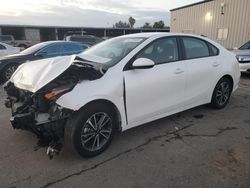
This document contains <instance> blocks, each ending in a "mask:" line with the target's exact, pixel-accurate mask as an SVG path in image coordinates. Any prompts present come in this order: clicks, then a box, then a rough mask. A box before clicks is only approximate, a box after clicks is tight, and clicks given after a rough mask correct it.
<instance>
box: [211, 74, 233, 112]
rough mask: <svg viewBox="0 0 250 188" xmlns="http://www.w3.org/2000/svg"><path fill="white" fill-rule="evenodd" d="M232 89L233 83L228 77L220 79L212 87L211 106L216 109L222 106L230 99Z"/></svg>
mask: <svg viewBox="0 0 250 188" xmlns="http://www.w3.org/2000/svg"><path fill="white" fill-rule="evenodd" d="M232 89H233V83H232V81H231V80H230V79H229V78H227V77H223V78H222V79H220V80H219V82H218V83H217V84H216V86H215V88H214V92H213V96H212V100H211V106H212V107H213V108H216V109H222V108H224V107H225V106H226V105H227V104H228V102H229V100H230V97H231V94H232Z"/></svg>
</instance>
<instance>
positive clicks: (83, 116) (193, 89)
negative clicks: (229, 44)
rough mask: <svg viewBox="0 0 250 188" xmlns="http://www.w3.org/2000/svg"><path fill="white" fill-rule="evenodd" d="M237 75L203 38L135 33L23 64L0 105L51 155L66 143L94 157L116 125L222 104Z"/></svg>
mask: <svg viewBox="0 0 250 188" xmlns="http://www.w3.org/2000/svg"><path fill="white" fill-rule="evenodd" d="M114 49H117V50H116V51H114ZM59 65H60V66H59ZM239 80H240V71H239V65H238V62H237V60H236V58H235V55H234V54H232V53H231V52H229V51H227V50H226V49H225V48H224V47H222V46H221V45H219V44H217V43H216V42H214V41H212V40H209V39H208V38H205V37H201V36H195V35H186V34H175V33H140V34H132V35H124V36H121V37H116V38H113V39H110V40H106V41H104V42H102V43H99V44H97V45H95V46H93V47H91V48H89V49H88V50H86V51H85V52H83V53H81V54H78V55H76V56H74V57H58V58H53V59H49V60H39V61H34V62H29V63H25V64H23V65H21V66H20V67H19V68H18V70H17V71H16V72H15V73H14V75H13V76H12V77H11V80H10V81H9V82H8V83H6V85H5V91H6V92H7V94H8V98H7V100H6V103H5V105H6V107H8V108H11V109H12V118H11V123H12V126H13V127H14V128H16V129H24V130H30V131H32V132H33V133H34V134H36V135H37V136H38V138H39V139H40V140H41V141H42V143H46V144H47V146H48V150H47V154H49V155H50V156H51V155H53V154H55V153H58V152H59V151H60V149H61V146H62V144H63V143H65V144H66V145H68V147H70V148H71V149H73V150H75V151H77V152H78V153H79V154H80V155H81V156H83V157H92V156H95V155H98V154H100V153H101V152H103V151H104V150H105V149H106V148H107V147H108V146H109V144H110V143H111V140H112V138H113V136H114V134H115V133H116V130H120V131H124V130H127V129H129V128H132V127H136V126H138V125H141V124H144V123H147V122H150V121H153V120H156V119H159V118H162V117H165V116H169V115H171V114H174V113H178V112H181V111H184V110H187V109H190V108H193V107H195V106H199V105H202V104H208V103H210V104H211V105H212V106H213V107H214V108H217V109H222V108H224V107H225V106H226V105H227V104H228V102H229V99H230V96H231V93H232V92H234V91H235V90H236V89H237V87H238V83H239ZM63 140H64V141H63Z"/></svg>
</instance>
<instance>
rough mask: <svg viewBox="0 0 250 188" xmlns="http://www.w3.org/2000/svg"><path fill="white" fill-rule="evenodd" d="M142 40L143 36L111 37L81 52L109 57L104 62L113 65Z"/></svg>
mask: <svg viewBox="0 0 250 188" xmlns="http://www.w3.org/2000/svg"><path fill="white" fill-rule="evenodd" d="M144 40H145V38H135V37H122V38H113V39H109V40H106V41H104V42H102V43H99V44H97V45H95V46H93V47H92V48H90V49H88V50H86V51H84V52H83V54H86V55H93V56H99V57H104V58H109V59H110V61H108V62H107V63H106V64H107V65H108V66H114V65H116V64H117V63H118V62H119V61H120V60H121V59H122V58H124V57H125V56H126V55H127V54H128V53H129V52H131V51H132V50H133V49H135V48H136V47H137V46H138V45H139V44H141V43H142V42H143V41H144Z"/></svg>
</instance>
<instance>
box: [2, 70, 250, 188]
mask: <svg viewBox="0 0 250 188" xmlns="http://www.w3.org/2000/svg"><path fill="white" fill-rule="evenodd" d="M0 97H1V98H0V102H1V106H0V126H1V131H0V144H1V145H0V183H1V184H0V187H25V188H26V187H103V188H104V187H108V188H111V187H115V188H116V187H119V188H123V187H133V188H139V187H143V188H144V187H171V188H172V187H178V188H179V187H190V188H191V187H212V188H214V187H220V188H221V187H225V188H230V187H232V188H235V187H246V188H248V187H250V75H244V76H243V77H242V80H241V85H240V88H239V89H238V91H237V92H236V93H234V94H233V96H232V98H231V101H230V104H229V105H228V106H227V107H226V108H225V109H223V110H219V111H218V110H213V109H210V108H208V107H207V106H201V107H198V108H194V109H192V110H188V111H185V112H182V113H179V114H176V115H173V116H171V117H167V118H164V119H161V120H158V121H155V122H152V123H149V124H147V125H143V126H140V127H137V128H134V129H132V130H129V131H126V132H124V133H122V134H119V135H117V136H116V137H115V139H114V140H113V143H112V144H111V147H109V149H108V150H107V151H106V152H105V153H103V154H102V155H100V156H97V157H95V158H92V159H82V158H80V157H79V156H77V155H72V154H71V153H68V152H67V151H63V152H62V153H61V154H60V155H59V156H56V157H55V158H54V159H53V160H49V158H48V157H47V156H46V155H45V148H42V149H40V150H38V151H34V146H35V144H36V138H35V136H33V135H32V134H30V133H28V132H25V131H20V130H13V129H12V127H11V125H10V123H9V120H8V119H9V116H10V113H9V111H8V110H6V109H5V108H4V107H3V104H2V103H3V100H4V94H3V92H2V91H0Z"/></svg>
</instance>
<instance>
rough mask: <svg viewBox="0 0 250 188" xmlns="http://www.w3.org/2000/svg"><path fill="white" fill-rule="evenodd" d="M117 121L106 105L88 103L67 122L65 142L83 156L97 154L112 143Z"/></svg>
mask: <svg viewBox="0 0 250 188" xmlns="http://www.w3.org/2000/svg"><path fill="white" fill-rule="evenodd" d="M116 122H117V121H116V117H115V114H114V113H113V111H112V110H110V109H109V108H108V107H107V106H106V105H104V104H98V105H88V106H87V107H85V108H84V109H82V110H80V111H79V112H78V113H77V114H75V115H74V116H72V118H70V119H69V121H68V122H67V124H66V127H65V133H64V135H65V144H66V145H67V146H68V147H70V149H71V150H75V151H77V152H78V153H79V154H80V155H81V156H82V157H93V156H96V155H98V154H100V153H102V152H103V151H104V150H105V149H106V148H107V147H108V146H109V145H110V143H111V140H112V138H113V135H114V131H115V124H116Z"/></svg>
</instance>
